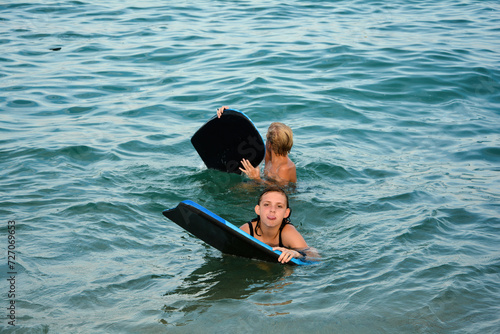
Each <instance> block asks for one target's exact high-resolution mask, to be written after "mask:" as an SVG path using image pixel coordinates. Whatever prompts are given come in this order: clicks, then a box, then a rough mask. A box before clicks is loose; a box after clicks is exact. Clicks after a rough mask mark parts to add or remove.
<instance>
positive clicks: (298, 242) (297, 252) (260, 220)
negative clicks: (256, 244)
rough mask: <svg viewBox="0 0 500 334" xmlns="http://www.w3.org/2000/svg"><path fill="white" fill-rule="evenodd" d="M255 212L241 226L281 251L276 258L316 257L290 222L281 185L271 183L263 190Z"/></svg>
mask: <svg viewBox="0 0 500 334" xmlns="http://www.w3.org/2000/svg"><path fill="white" fill-rule="evenodd" d="M255 213H256V214H257V218H255V219H253V220H252V221H250V222H248V223H246V224H244V225H242V226H241V227H240V229H242V230H243V231H245V232H246V233H248V234H250V235H251V236H253V237H255V238H257V239H258V240H260V241H262V242H263V243H265V244H268V245H269V246H271V247H273V250H279V251H281V252H282V253H281V255H280V256H279V258H278V261H279V262H281V263H287V262H289V261H290V260H291V259H292V258H303V257H305V256H306V255H307V256H312V257H317V254H316V252H315V251H314V250H312V249H310V248H309V246H308V245H307V243H306V241H305V240H304V238H303V237H302V235H301V234H300V233H299V232H298V231H297V230H296V229H295V227H294V226H293V225H292V223H290V219H289V218H290V213H291V209H290V207H289V206H288V196H287V195H286V193H285V191H284V190H283V189H281V188H279V187H277V186H272V187H269V188H267V189H266V190H264V191H263V192H262V194H261V195H260V197H259V201H258V203H257V205H256V206H255ZM306 251H307V252H306Z"/></svg>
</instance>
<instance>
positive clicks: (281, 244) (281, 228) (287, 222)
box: [279, 219, 291, 247]
mask: <svg viewBox="0 0 500 334" xmlns="http://www.w3.org/2000/svg"><path fill="white" fill-rule="evenodd" d="M286 224H291V223H290V221H289V220H288V219H287V220H284V221H283V223H282V224H281V226H280V234H279V239H280V241H279V246H280V247H285V245H283V241H282V240H281V231H283V228H284V227H285V225H286Z"/></svg>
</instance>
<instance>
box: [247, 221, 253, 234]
mask: <svg viewBox="0 0 500 334" xmlns="http://www.w3.org/2000/svg"><path fill="white" fill-rule="evenodd" d="M248 227H249V229H250V235H251V236H252V237H253V226H252V222H251V221H249V222H248Z"/></svg>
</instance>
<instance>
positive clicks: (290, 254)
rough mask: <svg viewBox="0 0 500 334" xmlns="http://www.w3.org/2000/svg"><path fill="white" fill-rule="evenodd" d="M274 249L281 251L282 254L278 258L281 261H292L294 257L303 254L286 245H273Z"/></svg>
mask: <svg viewBox="0 0 500 334" xmlns="http://www.w3.org/2000/svg"><path fill="white" fill-rule="evenodd" d="M273 250H279V251H281V254H280V256H279V258H278V262H281V263H287V262H290V260H291V259H293V258H294V257H301V256H302V255H301V254H300V253H299V252H297V251H294V250H293V249H288V248H284V247H273Z"/></svg>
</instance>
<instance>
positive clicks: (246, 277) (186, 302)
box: [160, 255, 294, 326]
mask: <svg viewBox="0 0 500 334" xmlns="http://www.w3.org/2000/svg"><path fill="white" fill-rule="evenodd" d="M293 270H294V268H293V267H291V266H285V265H281V264H279V263H268V262H263V261H257V260H250V259H245V258H241V257H235V256H230V255H222V256H220V257H210V258H207V260H206V262H204V264H203V265H202V266H201V267H199V268H198V269H196V270H194V271H193V272H192V273H191V274H190V275H189V276H187V277H186V278H184V279H183V280H182V282H181V284H180V285H179V286H178V287H177V288H175V289H174V290H173V291H169V292H166V293H165V294H164V297H165V305H164V306H163V307H162V311H163V312H164V318H163V319H161V320H160V322H161V323H163V324H166V325H174V326H183V325H186V324H187V323H189V322H190V321H192V320H194V319H196V318H197V317H198V316H199V315H200V314H202V313H204V312H206V311H207V310H208V309H209V308H210V307H211V305H212V304H213V303H214V302H217V301H220V300H225V299H245V298H247V297H249V296H251V295H252V294H254V293H256V292H258V291H260V290H262V289H268V288H269V287H270V286H272V285H274V284H276V282H278V281H279V280H280V279H282V278H283V277H285V276H288V275H290V274H291V273H292V272H293Z"/></svg>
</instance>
